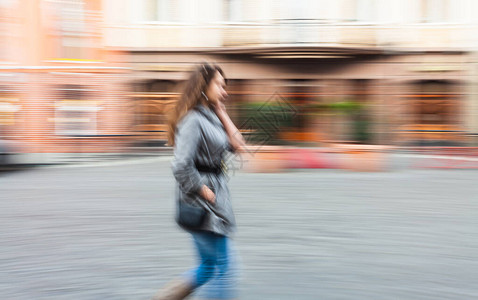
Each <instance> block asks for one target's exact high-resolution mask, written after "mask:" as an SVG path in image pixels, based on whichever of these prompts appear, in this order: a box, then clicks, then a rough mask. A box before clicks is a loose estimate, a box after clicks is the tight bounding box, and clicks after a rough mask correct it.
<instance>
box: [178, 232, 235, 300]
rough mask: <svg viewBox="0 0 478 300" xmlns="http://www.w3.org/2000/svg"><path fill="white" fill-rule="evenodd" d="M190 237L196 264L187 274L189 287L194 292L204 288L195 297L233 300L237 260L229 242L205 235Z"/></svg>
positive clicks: (199, 233)
mask: <svg viewBox="0 0 478 300" xmlns="http://www.w3.org/2000/svg"><path fill="white" fill-rule="evenodd" d="M191 234H192V237H193V241H194V245H195V246H196V249H197V253H198V258H199V262H200V264H199V266H198V267H197V268H195V269H192V270H190V271H189V272H188V273H187V277H189V279H188V280H189V281H190V282H191V284H192V286H193V287H194V288H195V289H197V288H199V287H201V286H203V285H204V288H202V289H201V291H200V293H199V296H200V297H201V298H206V299H233V298H235V297H236V296H237V291H236V286H237V261H236V260H237V259H236V255H235V250H234V247H233V246H232V242H231V241H230V239H229V238H227V237H226V236H222V235H217V234H214V233H212V232H207V231H201V232H192V233H191ZM206 283H207V284H206Z"/></svg>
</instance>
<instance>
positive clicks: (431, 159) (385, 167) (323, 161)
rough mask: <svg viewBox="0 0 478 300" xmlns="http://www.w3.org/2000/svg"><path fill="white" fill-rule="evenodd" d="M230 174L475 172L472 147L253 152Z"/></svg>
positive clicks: (86, 158)
mask: <svg viewBox="0 0 478 300" xmlns="http://www.w3.org/2000/svg"><path fill="white" fill-rule="evenodd" d="M172 155H173V149H172V148H171V147H157V148H151V149H140V150H139V151H138V150H136V151H135V152H121V153H27V154H18V157H17V158H16V159H15V161H14V163H13V165H14V166H20V167H29V166H48V165H84V164H102V163H107V162H111V163H114V162H122V161H132V160H136V159H143V158H148V157H149V158H154V157H171V156H172ZM230 158H232V159H230V161H229V162H228V165H229V169H233V170H237V169H244V170H245V171H246V172H281V171H286V170H294V169H343V170H350V171H369V172H381V171H393V170H395V169H402V168H412V169H430V168H434V169H478V148H476V147H473V148H471V147H393V146H384V145H350V144H337V145H332V146H330V147H286V146H262V147H251V148H249V153H245V154H243V155H242V157H241V158H237V157H230Z"/></svg>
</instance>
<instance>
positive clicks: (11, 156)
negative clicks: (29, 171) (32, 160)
mask: <svg viewBox="0 0 478 300" xmlns="http://www.w3.org/2000/svg"><path fill="white" fill-rule="evenodd" d="M18 155H19V151H18V145H17V143H16V142H13V141H9V140H4V139H0V170H5V169H7V168H10V167H13V166H15V165H17V164H18Z"/></svg>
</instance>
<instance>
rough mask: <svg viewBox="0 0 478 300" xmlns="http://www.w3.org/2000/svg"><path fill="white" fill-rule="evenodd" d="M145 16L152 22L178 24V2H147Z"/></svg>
mask: <svg viewBox="0 0 478 300" xmlns="http://www.w3.org/2000/svg"><path fill="white" fill-rule="evenodd" d="M144 4H145V5H144V16H145V19H146V21H150V22H177V21H179V18H178V7H177V6H178V5H179V3H178V1H171V0H145V2H144Z"/></svg>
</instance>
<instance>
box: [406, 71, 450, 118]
mask: <svg viewBox="0 0 478 300" xmlns="http://www.w3.org/2000/svg"><path fill="white" fill-rule="evenodd" d="M452 87H453V85H452V84H451V83H450V82H447V81H439V80H436V81H435V80H426V81H421V82H419V83H418V84H417V85H416V86H415V88H416V91H417V93H416V100H415V103H414V107H415V114H416V115H415V120H416V122H417V123H419V124H453V123H454V121H455V113H456V105H457V103H456V100H457V95H456V94H454V93H453V89H452Z"/></svg>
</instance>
